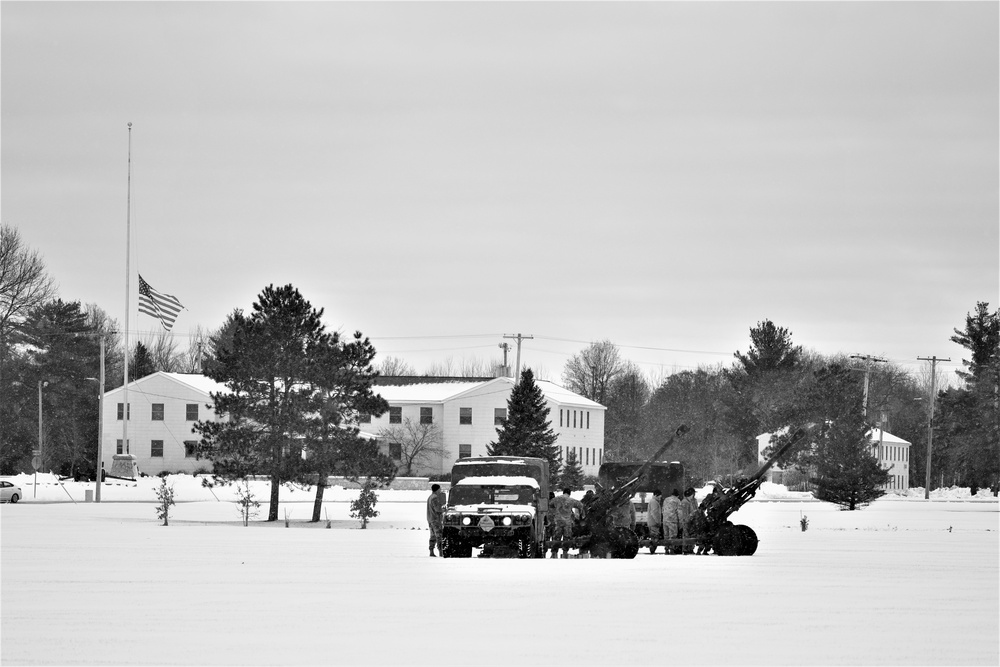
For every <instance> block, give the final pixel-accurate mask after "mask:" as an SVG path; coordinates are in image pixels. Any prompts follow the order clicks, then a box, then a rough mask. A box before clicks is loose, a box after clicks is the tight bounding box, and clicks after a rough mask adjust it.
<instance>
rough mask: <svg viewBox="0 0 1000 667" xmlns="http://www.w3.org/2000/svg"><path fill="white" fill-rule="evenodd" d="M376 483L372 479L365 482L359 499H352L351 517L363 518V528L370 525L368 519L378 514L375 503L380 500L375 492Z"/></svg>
mask: <svg viewBox="0 0 1000 667" xmlns="http://www.w3.org/2000/svg"><path fill="white" fill-rule="evenodd" d="M375 486H376V485H375V483H374V482H372V481H371V480H369V481H367V482H365V483H364V485H363V486H362V487H361V493H360V494H358V499H357V500H352V501H351V518H352V519H361V528H362V529H364V528H367V527H368V521H369V520H370V519H373V518H375V517H377V516H378V510H376V509H375V503H377V502H378V495H377V494H376V493H375Z"/></svg>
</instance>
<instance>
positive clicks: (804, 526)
mask: <svg viewBox="0 0 1000 667" xmlns="http://www.w3.org/2000/svg"><path fill="white" fill-rule="evenodd" d="M799 525H800V526H802V532H803V533H804V532H806V529H807V528H809V517H807V516H806V515H805V514H803V515H802V516H801V517H800V518H799Z"/></svg>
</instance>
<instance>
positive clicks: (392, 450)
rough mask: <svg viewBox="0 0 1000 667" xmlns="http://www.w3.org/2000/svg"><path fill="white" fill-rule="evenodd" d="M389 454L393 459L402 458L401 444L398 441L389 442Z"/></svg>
mask: <svg viewBox="0 0 1000 667" xmlns="http://www.w3.org/2000/svg"><path fill="white" fill-rule="evenodd" d="M389 456H390V457H391V458H392V460H393V461H401V460H402V459H403V445H401V444H400V443H398V442H390V443H389Z"/></svg>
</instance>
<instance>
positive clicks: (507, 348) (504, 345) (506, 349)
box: [497, 343, 510, 377]
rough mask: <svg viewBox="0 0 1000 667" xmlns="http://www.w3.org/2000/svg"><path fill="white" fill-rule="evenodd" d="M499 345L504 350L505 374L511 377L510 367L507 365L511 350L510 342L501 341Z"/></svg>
mask: <svg viewBox="0 0 1000 667" xmlns="http://www.w3.org/2000/svg"><path fill="white" fill-rule="evenodd" d="M497 347H499V348H500V349H501V350H503V366H502V368H503V376H504V377H510V369H509V368H508V367H507V353H508V352H510V343H500V345H498V346H497Z"/></svg>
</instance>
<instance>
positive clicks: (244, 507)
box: [236, 479, 260, 527]
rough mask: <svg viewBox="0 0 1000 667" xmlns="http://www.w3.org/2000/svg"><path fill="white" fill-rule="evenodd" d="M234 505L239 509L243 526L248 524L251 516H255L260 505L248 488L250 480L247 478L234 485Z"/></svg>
mask: <svg viewBox="0 0 1000 667" xmlns="http://www.w3.org/2000/svg"><path fill="white" fill-rule="evenodd" d="M236 507H237V508H238V509H239V510H240V516H241V517H242V518H243V525H244V527H245V526H249V525H250V519H251V518H256V517H257V509H258V508H259V507H260V503H259V502H258V501H257V499H256V498H255V497H254V494H253V491H252V490H251V488H250V480H248V479H244V480H243V481H242V482H241V483H240V484H237V486H236Z"/></svg>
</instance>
